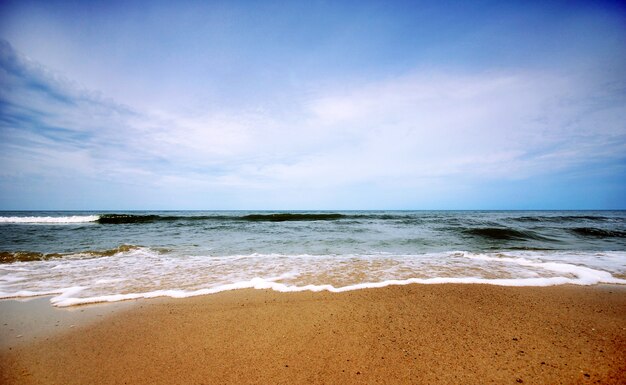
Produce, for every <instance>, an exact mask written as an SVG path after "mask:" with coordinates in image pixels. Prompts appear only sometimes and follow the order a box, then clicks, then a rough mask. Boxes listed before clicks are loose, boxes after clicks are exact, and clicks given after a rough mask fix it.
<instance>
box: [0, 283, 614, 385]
mask: <svg viewBox="0 0 626 385" xmlns="http://www.w3.org/2000/svg"><path fill="white" fill-rule="evenodd" d="M122 303H124V304H126V305H124V306H123V307H122V308H119V307H118V308H117V309H115V308H113V307H110V305H106V304H104V305H95V306H94V305H92V306H88V307H81V306H77V307H70V308H69V309H70V310H68V309H55V312H67V311H72V312H73V314H74V315H75V317H74V321H72V319H71V317H72V316H70V319H69V320H68V319H66V321H64V322H62V323H58V322H57V324H59V325H60V327H57V328H48V331H47V332H40V333H39V334H38V337H37V338H31V339H28V337H29V336H28V335H26V334H27V333H26V334H25V335H23V336H21V337H20V338H15V336H13V337H11V332H9V331H7V330H6V328H8V327H9V326H11V325H7V324H6V323H5V325H4V326H3V331H2V338H3V340H4V341H3V342H5V343H3V344H2V353H1V355H0V363H1V364H0V365H1V377H0V380H1V382H2V383H5V384H95V383H98V384H124V383H127V384H270V383H271V384H340V383H341V384H461V383H463V384H488V383H493V384H517V383H528V384H587V383H601V384H623V383H625V382H626V353H625V352H626V287H625V286H623V285H597V286H574V285H563V286H554V287H501V286H493V285H481V284H471V285H459V284H440V285H416V284H412V285H405V286H389V287H384V288H377V289H363V290H355V291H350V292H344V293H329V292H317V293H314V292H299V293H278V292H275V291H271V290H251V289H245V290H234V291H228V292H221V293H217V294H213V295H206V296H197V297H191V298H184V299H172V298H156V299H151V300H145V299H144V300H138V301H125V302H122ZM22 305H24V306H22V310H24V311H23V313H24V314H23V317H26V318H28V312H32V311H33V310H32V309H31V310H28V309H26V307H27V306H26V304H22ZM41 305H45V304H44V303H42V304H41ZM48 306H49V305H48ZM114 306H119V303H118V305H114ZM18 307H19V306H18ZM81 309H84V310H86V311H87V312H90V313H92V316H84V315H83V316H81V314H84V312H81ZM77 310H78V311H77ZM14 313H16V311H14ZM17 313H19V311H17ZM95 313H98V314H96V315H95V316H94V315H93V314H95ZM11 322H13V323H18V324H19V322H20V321H19V320H12V321H11ZM37 322H42V323H45V322H55V321H53V320H52V319H51V318H46V317H40V318H39V321H37ZM32 329H33V330H35V329H36V328H34V327H33V328H32ZM7 341H8V342H7Z"/></svg>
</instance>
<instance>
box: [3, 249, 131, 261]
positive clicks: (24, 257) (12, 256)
mask: <svg viewBox="0 0 626 385" xmlns="http://www.w3.org/2000/svg"><path fill="white" fill-rule="evenodd" d="M138 248H139V246H133V245H121V246H119V247H116V248H113V249H109V250H98V251H91V250H89V251H81V252H75V253H40V252H37V251H0V263H13V262H30V261H46V260H49V259H58V258H64V257H68V256H78V255H80V256H84V257H85V258H98V257H110V256H112V255H115V254H117V253H124V252H129V251H132V250H136V249H138Z"/></svg>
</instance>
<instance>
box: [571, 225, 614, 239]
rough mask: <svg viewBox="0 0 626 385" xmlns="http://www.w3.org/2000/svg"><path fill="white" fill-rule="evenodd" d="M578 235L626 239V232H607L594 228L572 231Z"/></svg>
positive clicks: (578, 228)
mask: <svg viewBox="0 0 626 385" xmlns="http://www.w3.org/2000/svg"><path fill="white" fill-rule="evenodd" d="M570 231H571V232H573V233H574V234H576V235H580V236H583V237H594V238H626V231H620V230H605V229H598V228H594V227H577V228H573V229H570Z"/></svg>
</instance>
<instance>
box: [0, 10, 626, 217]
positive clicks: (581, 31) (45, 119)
mask: <svg viewBox="0 0 626 385" xmlns="http://www.w3.org/2000/svg"><path fill="white" fill-rule="evenodd" d="M0 39H1V40H0V209H5V210H6V209H95V210H103V209H113V210H121V209H610V208H622V209H624V208H626V7H625V6H623V5H621V4H620V3H619V2H601V1H596V2H574V1H563V2H560V1H552V2H544V1H541V2H534V1H518V2H506V1H493V2H491V1H484V2H481V1H474V2H463V1H458V2H444V1H436V2H420V1H413V2H400V1H397V2H393V1H381V2H367V1H358V2H356V1H355V2H350V1H342V2H330V1H307V2H295V1H289V2H272V1H268V2H248V1H242V2H237V1H224V2H210V1H209V2H206V1H202V2H200V1H198V2H183V1H181V2H170V1H163V2H159V1H132V2H127V1H123V2H116V1H106V2H105V1H102V2H98V1H89V2H85V1H15V2H13V1H3V2H2V3H0Z"/></svg>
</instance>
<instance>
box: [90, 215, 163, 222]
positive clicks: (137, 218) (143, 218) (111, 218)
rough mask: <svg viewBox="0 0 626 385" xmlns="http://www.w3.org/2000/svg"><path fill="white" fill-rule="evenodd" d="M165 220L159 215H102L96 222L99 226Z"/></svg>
mask: <svg viewBox="0 0 626 385" xmlns="http://www.w3.org/2000/svg"><path fill="white" fill-rule="evenodd" d="M162 219H165V217H162V216H159V215H130V214H104V215H100V218H98V220H97V221H96V222H98V223H100V224H121V223H149V222H155V221H158V220H162Z"/></svg>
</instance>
